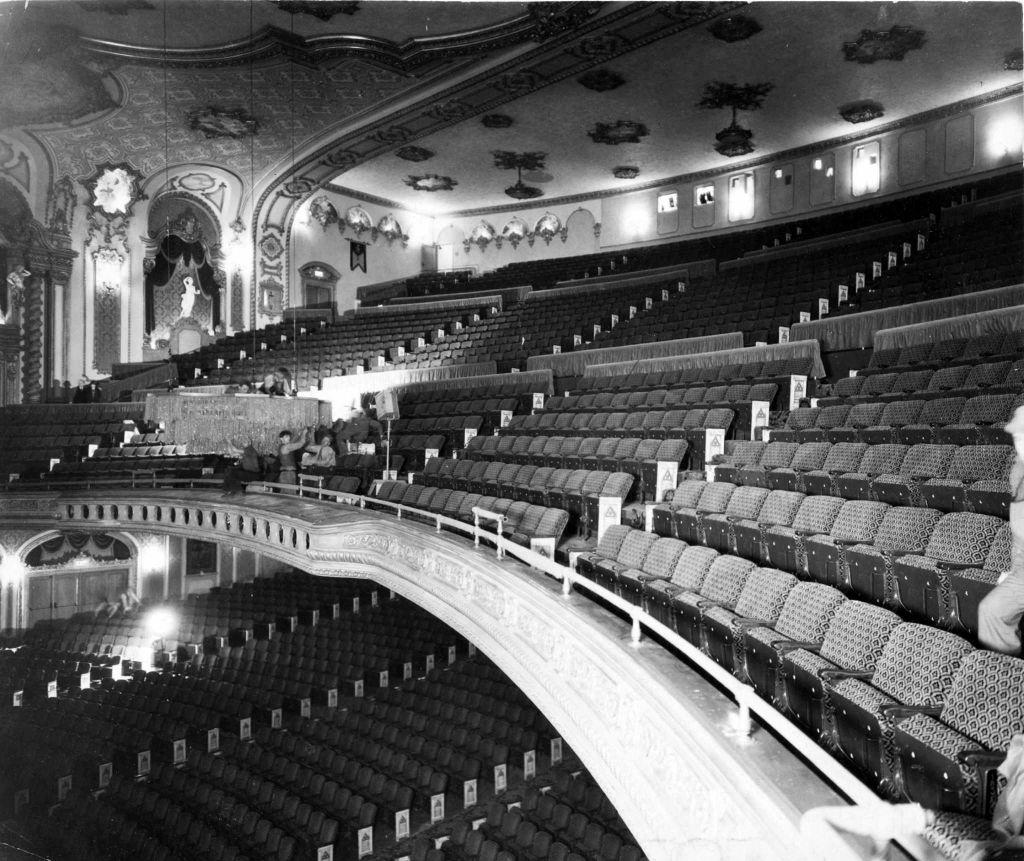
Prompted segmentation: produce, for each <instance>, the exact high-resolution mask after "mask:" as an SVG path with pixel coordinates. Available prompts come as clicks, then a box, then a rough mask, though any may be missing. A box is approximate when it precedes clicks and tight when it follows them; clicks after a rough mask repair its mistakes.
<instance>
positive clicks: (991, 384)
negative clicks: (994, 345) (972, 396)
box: [963, 360, 1013, 393]
mask: <svg viewBox="0 0 1024 861" xmlns="http://www.w3.org/2000/svg"><path fill="white" fill-rule="evenodd" d="M1012 366H1013V363H1012V362H1010V361H1009V360H1004V361H1001V362H985V363H983V364H978V365H974V366H973V367H972V368H971V370H970V373H969V374H968V375H967V379H965V380H964V385H963V388H964V392H965V393H972V392H975V391H977V392H978V393H980V392H981V391H984V390H987V389H994V388H999V386H1001V385H1002V384H1003V382H1004V381H1005V380H1006V376H1007V374H1009V373H1010V368H1011V367H1012Z"/></svg>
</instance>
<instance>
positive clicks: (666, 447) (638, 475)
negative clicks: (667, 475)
mask: <svg viewBox="0 0 1024 861" xmlns="http://www.w3.org/2000/svg"><path fill="white" fill-rule="evenodd" d="M688 447H689V444H688V443H687V442H686V440H683V439H663V440H641V441H640V444H639V445H638V446H637V448H636V450H635V451H634V453H633V455H632V457H629V458H623V459H622V460H621V461H620V462H619V469H620V470H622V471H623V472H628V473H630V474H631V475H632V476H633V477H634V478H635V479H636V482H637V485H638V487H637V498H638V500H639V501H640V502H646V501H647V499H648V498H649V497H653V496H654V491H655V489H656V488H657V486H658V474H657V471H658V465H659V464H675V465H676V468H677V474H678V468H679V467H681V466H682V464H683V461H684V460H685V459H686V452H687V449H688ZM655 501H657V500H655Z"/></svg>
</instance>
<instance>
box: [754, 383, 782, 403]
mask: <svg viewBox="0 0 1024 861" xmlns="http://www.w3.org/2000/svg"><path fill="white" fill-rule="evenodd" d="M778 391H779V385H778V383H755V384H754V385H752V386H751V387H750V391H749V392H748V393H747V397H746V400H750V401H768V403H771V402H772V401H773V400H774V399H775V395H776V394H778Z"/></svg>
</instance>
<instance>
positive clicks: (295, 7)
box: [271, 0, 359, 21]
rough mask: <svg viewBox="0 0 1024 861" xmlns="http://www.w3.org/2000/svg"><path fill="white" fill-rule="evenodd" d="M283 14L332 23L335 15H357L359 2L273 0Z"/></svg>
mask: <svg viewBox="0 0 1024 861" xmlns="http://www.w3.org/2000/svg"><path fill="white" fill-rule="evenodd" d="M271 2H272V3H273V4H274V5H275V6H277V8H278V9H280V10H281V11H282V12H287V13H288V14H290V15H312V16H313V17H314V18H319V19H320V20H321V21H330V20H331V18H333V17H334V16H335V15H355V14H356V12H358V11H359V0H271Z"/></svg>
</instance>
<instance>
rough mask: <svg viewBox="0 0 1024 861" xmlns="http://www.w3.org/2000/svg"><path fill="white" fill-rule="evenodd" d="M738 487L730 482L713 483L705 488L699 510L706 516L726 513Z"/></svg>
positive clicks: (699, 502) (698, 505) (698, 504)
mask: <svg viewBox="0 0 1024 861" xmlns="http://www.w3.org/2000/svg"><path fill="white" fill-rule="evenodd" d="M734 490H736V485H735V484H732V483H730V482H728V481H712V482H710V483H708V484H707V485H705V486H704V490H703V491H702V492H701V495H700V501H698V503H697V506H696V508H697V510H698V511H700V512H703V513H704V514H721V513H722V512H724V511H725V508H726V506H727V505H728V504H729V499H730V498H731V497H732V494H733V491H734Z"/></svg>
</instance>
